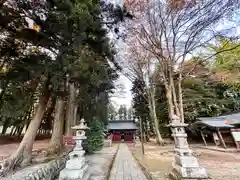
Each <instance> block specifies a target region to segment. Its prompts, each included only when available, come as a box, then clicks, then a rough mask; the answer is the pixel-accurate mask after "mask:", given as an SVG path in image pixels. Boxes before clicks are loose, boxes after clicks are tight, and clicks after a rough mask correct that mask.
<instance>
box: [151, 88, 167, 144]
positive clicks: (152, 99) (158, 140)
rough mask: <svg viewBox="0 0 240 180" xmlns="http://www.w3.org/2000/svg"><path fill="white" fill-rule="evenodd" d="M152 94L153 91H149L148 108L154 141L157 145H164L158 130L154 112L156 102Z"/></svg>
mask: <svg viewBox="0 0 240 180" xmlns="http://www.w3.org/2000/svg"><path fill="white" fill-rule="evenodd" d="M153 91H154V90H153ZM154 94H155V93H154V92H150V93H149V110H150V114H151V118H152V120H153V122H154V127H155V128H154V129H155V133H156V141H157V143H158V144H159V145H164V140H163V138H162V136H161V134H160V131H159V124H158V119H157V114H156V103H155V97H154Z"/></svg>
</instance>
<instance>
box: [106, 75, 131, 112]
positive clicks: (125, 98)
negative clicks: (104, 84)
mask: <svg viewBox="0 0 240 180" xmlns="http://www.w3.org/2000/svg"><path fill="white" fill-rule="evenodd" d="M115 84H122V85H123V86H124V93H123V94H119V93H115V94H113V97H111V101H112V103H113V105H114V106H115V107H116V108H119V106H120V105H126V106H127V107H128V108H129V107H130V106H131V101H132V94H131V88H132V83H131V81H130V80H129V79H128V78H127V77H125V76H124V75H122V74H120V77H119V79H118V80H117V81H116V82H115ZM117 90H118V89H117Z"/></svg>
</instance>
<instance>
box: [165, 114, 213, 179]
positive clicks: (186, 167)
mask: <svg viewBox="0 0 240 180" xmlns="http://www.w3.org/2000/svg"><path fill="white" fill-rule="evenodd" d="M168 126H169V127H171V130H172V136H173V138H174V141H175V148H174V151H175V156H174V162H173V164H172V166H173V168H172V172H171V173H170V176H171V177H172V178H173V179H176V180H181V179H191V180H198V179H209V177H208V174H207V172H206V170H205V168H203V167H200V165H199V163H198V159H197V158H196V157H194V156H193V155H192V150H191V149H190V148H189V145H188V142H187V134H186V132H185V127H186V126H188V125H187V124H185V123H181V122H180V119H179V118H178V117H177V116H176V115H174V117H173V120H172V122H171V123H170V124H169V125H168Z"/></svg>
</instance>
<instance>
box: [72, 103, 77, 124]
mask: <svg viewBox="0 0 240 180" xmlns="http://www.w3.org/2000/svg"><path fill="white" fill-rule="evenodd" d="M77 112H78V106H77V105H74V121H73V124H74V125H75V124H77V121H78V118H77V114H78V113H77Z"/></svg>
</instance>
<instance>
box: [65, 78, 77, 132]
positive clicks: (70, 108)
mask: <svg viewBox="0 0 240 180" xmlns="http://www.w3.org/2000/svg"><path fill="white" fill-rule="evenodd" d="M74 100H75V88H74V84H73V83H70V84H69V97H68V103H67V113H66V124H65V128H66V129H65V135H66V136H71V135H73V134H72V129H71V128H72V126H73V125H74V104H75V103H74Z"/></svg>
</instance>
